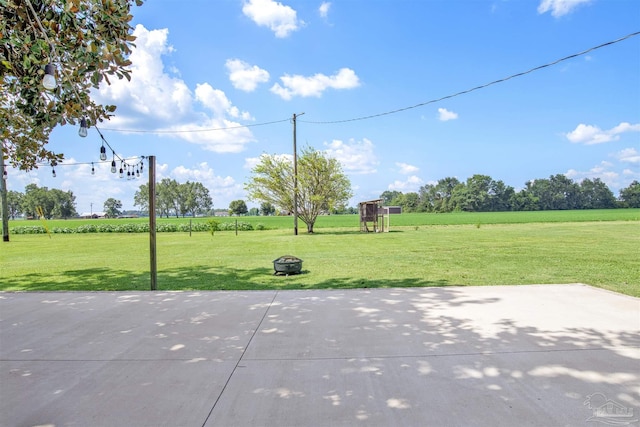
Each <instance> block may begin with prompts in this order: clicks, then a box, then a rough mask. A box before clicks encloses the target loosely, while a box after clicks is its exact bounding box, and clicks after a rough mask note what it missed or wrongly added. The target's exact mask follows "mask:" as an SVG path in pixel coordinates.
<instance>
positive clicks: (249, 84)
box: [225, 59, 269, 92]
mask: <svg viewBox="0 0 640 427" xmlns="http://www.w3.org/2000/svg"><path fill="white" fill-rule="evenodd" d="M225 66H226V67H227V70H228V71H229V80H231V84H233V87H235V88H236V89H240V90H243V91H245V92H253V91H254V90H256V87H258V84H260V83H266V82H268V81H269V73H268V72H267V71H266V70H263V69H262V68H260V67H258V66H257V65H253V66H252V65H250V64H247V63H246V62H244V61H241V60H239V59H227V62H226V63H225Z"/></svg>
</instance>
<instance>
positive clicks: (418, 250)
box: [0, 210, 640, 296]
mask: <svg viewBox="0 0 640 427" xmlns="http://www.w3.org/2000/svg"><path fill="white" fill-rule="evenodd" d="M616 211H629V212H630V211H635V215H636V217H635V218H628V219H627V218H623V220H620V218H618V220H614V219H615V218H614V219H611V220H603V219H601V218H600V219H596V220H594V219H593V217H592V220H588V219H584V220H577V221H572V222H562V221H555V220H553V219H550V220H547V221H529V222H519V221H518V220H511V221H504V223H497V224H493V223H491V221H488V220H489V219H490V216H489V215H487V216H485V217H484V219H485V221H486V222H483V221H481V220H480V219H481V218H483V216H482V215H481V216H476V217H474V218H472V220H471V221H470V222H467V223H464V222H462V223H460V222H458V221H457V220H456V219H455V218H452V220H453V221H450V222H449V223H448V225H429V224H425V220H424V219H423V220H422V221H421V222H420V221H418V220H417V217H418V215H416V217H415V218H413V220H414V221H416V223H415V224H414V225H402V226H401V225H395V226H394V221H395V223H396V224H397V223H399V222H400V218H403V221H409V222H410V221H411V220H412V218H411V217H412V216H411V215H406V216H405V215H400V216H396V217H393V218H392V223H391V224H392V232H390V233H369V234H366V233H359V232H358V231H357V230H358V224H357V217H353V216H347V217H346V218H351V219H353V218H355V220H356V224H355V225H350V226H349V227H348V228H346V227H331V228H329V227H318V228H317V233H315V234H313V235H308V234H306V233H302V234H300V235H299V236H294V235H293V233H292V231H291V230H290V229H288V228H284V229H272V230H266V231H249V232H240V233H239V234H238V235H236V234H235V233H234V232H216V234H215V235H214V236H211V235H210V234H208V233H205V232H200V233H193V234H192V236H189V234H188V233H158V234H157V243H158V288H159V289H160V290H201V289H202V290H204V289H313V288H315V289H318V288H362V287H369V288H373V287H406V286H449V285H501V284H505V285H515V284H548V283H577V282H580V283H587V284H590V285H594V286H598V287H601V288H605V289H610V290H613V291H616V292H621V293H625V294H628V295H633V296H640V263H639V262H638V253H639V252H640V251H639V250H640V223H639V222H638V218H637V216H638V210H616ZM574 212H575V211H574ZM512 214H519V213H512ZM576 215H577V214H576ZM422 216H425V214H422ZM427 216H428V217H446V216H447V215H434V214H431V215H430V216H429V215H427ZM338 217H340V216H335V217H327V218H338ZM462 217H464V215H463V216H462ZM395 218H398V220H395ZM494 218H495V214H494ZM243 219H244V218H243ZM340 220H344V218H340ZM187 221H188V220H187ZM467 221H468V220H467ZM565 221H566V217H565ZM289 222H291V219H290V218H289ZM286 254H291V255H295V256H298V257H300V258H302V259H303V260H304V263H303V274H300V275H291V276H274V275H273V274H272V273H273V263H272V261H273V260H274V259H276V258H277V257H279V256H281V255H286ZM149 287H150V280H149V237H148V235H146V234H110V233H96V234H54V235H52V237H51V238H49V237H48V236H47V235H15V236H11V241H10V242H8V243H2V244H0V290H5V291H49V290H76V291H78V290H84V291H96V290H148V289H149Z"/></svg>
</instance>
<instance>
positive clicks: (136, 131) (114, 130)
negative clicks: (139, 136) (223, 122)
mask: <svg viewBox="0 0 640 427" xmlns="http://www.w3.org/2000/svg"><path fill="white" fill-rule="evenodd" d="M288 121H291V119H290V118H286V119H282V120H273V121H270V122H263V123H254V124H250V125H238V126H228V127H223V128H207V129H185V130H136V129H113V128H103V129H102V130H103V131H105V132H106V131H109V132H123V133H168V134H177V133H196V132H214V131H221V130H232V129H242V128H252V127H257V126H266V125H273V124H276V123H284V122H288Z"/></svg>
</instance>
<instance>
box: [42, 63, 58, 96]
mask: <svg viewBox="0 0 640 427" xmlns="http://www.w3.org/2000/svg"><path fill="white" fill-rule="evenodd" d="M42 86H44V88H45V89H47V90H54V89H55V88H56V86H58V82H56V68H55V67H54V66H53V64H47V65H45V66H44V77H43V78H42Z"/></svg>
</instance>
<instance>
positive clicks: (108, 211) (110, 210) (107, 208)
mask: <svg viewBox="0 0 640 427" xmlns="http://www.w3.org/2000/svg"><path fill="white" fill-rule="evenodd" d="M103 208H104V213H105V215H106V217H107V218H117V217H118V215H120V214H121V211H120V209H121V208H122V202H121V201H120V200H117V199H114V198H113V197H109V198H108V199H107V200H106V201H105V202H104V205H103Z"/></svg>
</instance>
